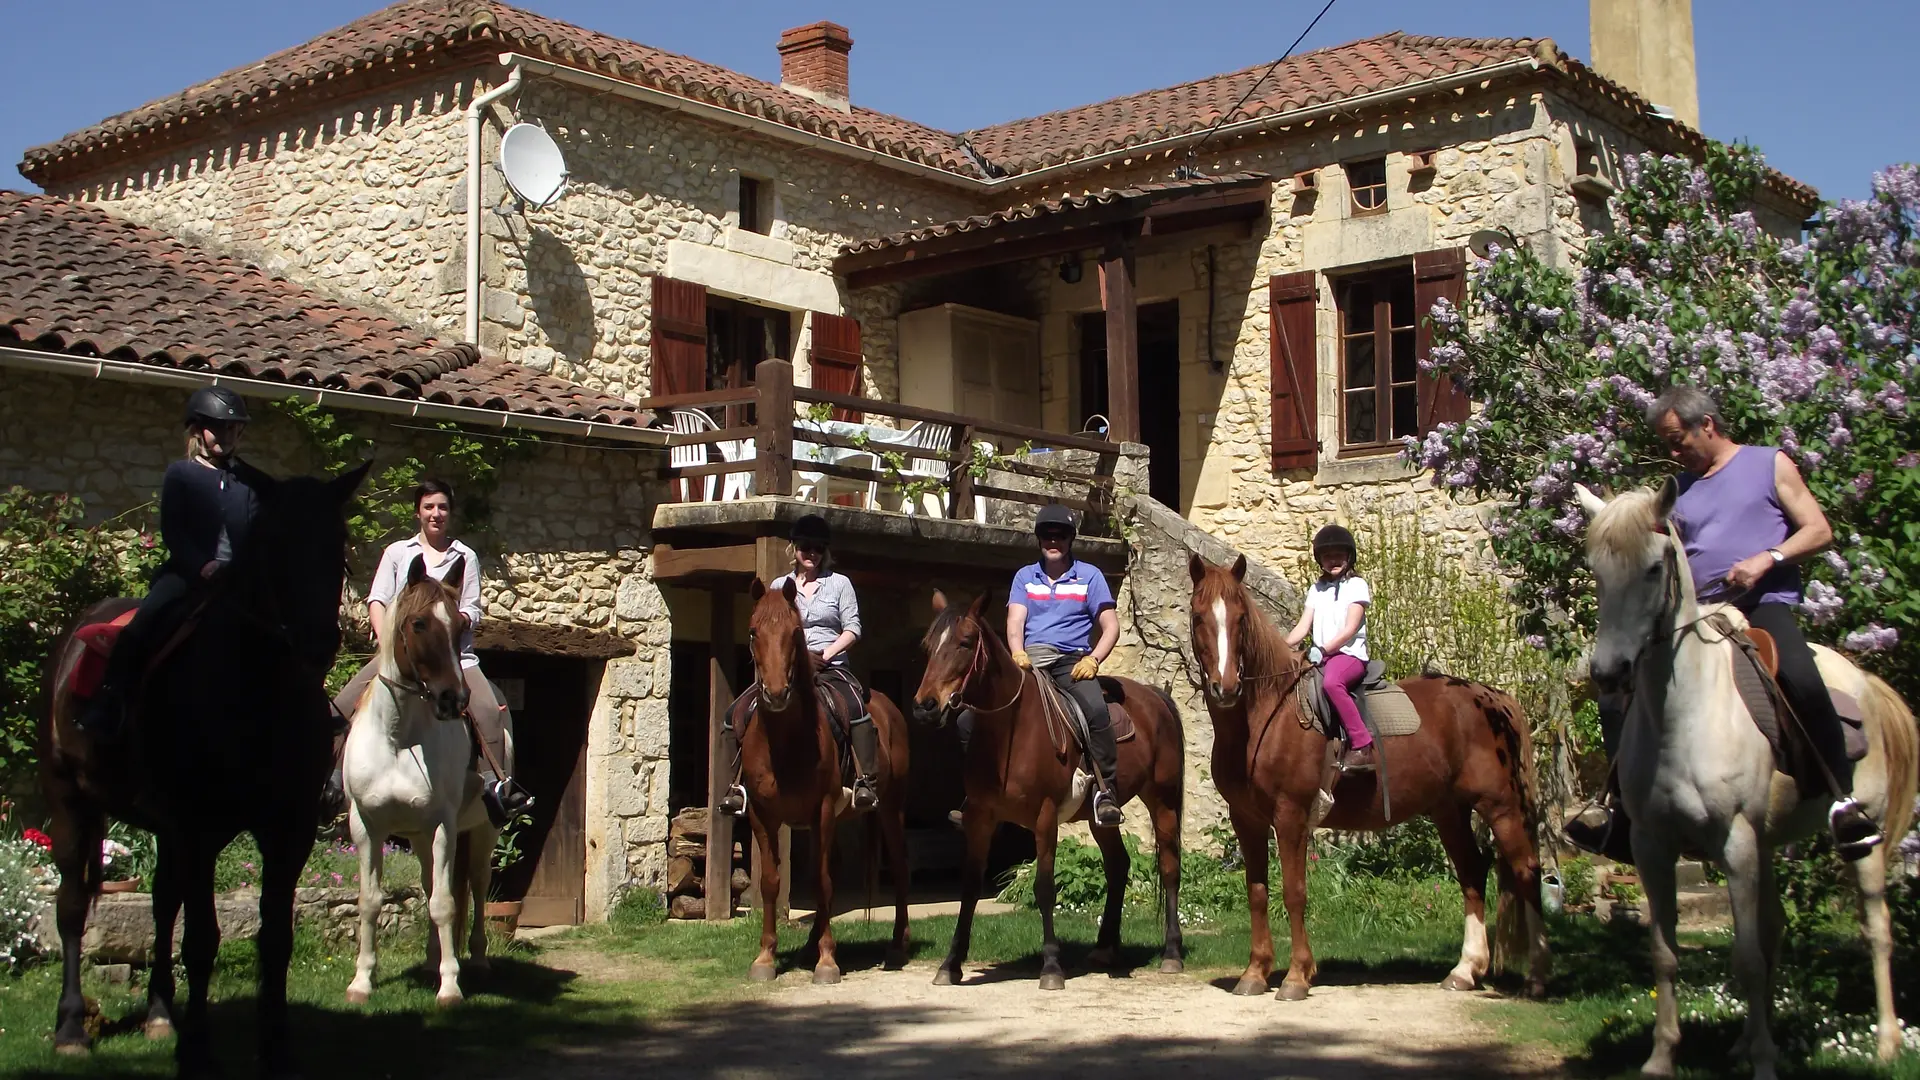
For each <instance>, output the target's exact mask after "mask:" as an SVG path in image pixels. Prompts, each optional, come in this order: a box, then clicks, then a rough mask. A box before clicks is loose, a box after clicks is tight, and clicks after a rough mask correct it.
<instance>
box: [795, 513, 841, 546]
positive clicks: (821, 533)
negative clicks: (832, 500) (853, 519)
mask: <svg viewBox="0 0 1920 1080" xmlns="http://www.w3.org/2000/svg"><path fill="white" fill-rule="evenodd" d="M787 539H788V540H789V541H791V542H792V543H795V544H799V543H801V542H803V541H812V542H813V543H816V544H819V545H820V546H821V547H823V548H824V547H831V546H833V530H831V529H829V528H828V527H827V519H826V518H823V517H821V516H820V515H819V514H805V515H803V516H802V517H801V518H800V520H798V521H796V522H794V523H793V531H792V532H789V533H788V534H787Z"/></svg>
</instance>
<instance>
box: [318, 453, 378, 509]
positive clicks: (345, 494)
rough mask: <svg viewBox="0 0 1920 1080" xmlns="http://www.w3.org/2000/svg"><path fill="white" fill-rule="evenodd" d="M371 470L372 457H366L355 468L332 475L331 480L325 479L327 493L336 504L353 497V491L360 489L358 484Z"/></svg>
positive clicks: (363, 480)
mask: <svg viewBox="0 0 1920 1080" xmlns="http://www.w3.org/2000/svg"><path fill="white" fill-rule="evenodd" d="M372 471H373V459H372V458H368V459H367V460H365V461H363V462H361V463H360V464H359V465H358V466H356V467H355V468H352V469H349V470H347V471H346V472H343V473H341V474H340V475H339V476H336V477H334V478H333V479H332V480H329V481H327V494H329V495H332V496H333V501H334V502H335V503H336V504H339V503H344V502H346V501H347V500H348V499H350V498H352V497H353V493H354V492H355V491H358V490H359V489H360V485H361V484H362V483H364V482H365V481H366V479H367V474H368V473H370V472H372Z"/></svg>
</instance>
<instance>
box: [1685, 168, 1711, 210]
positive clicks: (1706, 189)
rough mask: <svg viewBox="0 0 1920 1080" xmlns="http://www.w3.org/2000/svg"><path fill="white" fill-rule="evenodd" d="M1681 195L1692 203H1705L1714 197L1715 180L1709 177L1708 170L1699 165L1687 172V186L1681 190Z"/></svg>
mask: <svg viewBox="0 0 1920 1080" xmlns="http://www.w3.org/2000/svg"><path fill="white" fill-rule="evenodd" d="M1680 197H1681V198H1682V199H1684V200H1686V201H1687V202H1690V203H1703V202H1707V201H1709V200H1711V199H1712V198H1713V182H1712V181H1711V180H1709V179H1707V170H1705V169H1702V168H1700V167H1698V166H1695V167H1694V170H1693V171H1692V172H1690V173H1688V174H1687V186H1686V187H1685V188H1684V189H1682V190H1681V193H1680Z"/></svg>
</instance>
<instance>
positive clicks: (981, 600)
mask: <svg viewBox="0 0 1920 1080" xmlns="http://www.w3.org/2000/svg"><path fill="white" fill-rule="evenodd" d="M986 606H987V594H986V593H981V594H980V595H979V596H976V597H974V598H973V603H971V604H968V605H967V618H969V619H973V620H974V621H976V622H978V621H979V619H980V613H981V612H982V611H984V610H986Z"/></svg>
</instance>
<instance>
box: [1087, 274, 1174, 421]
mask: <svg viewBox="0 0 1920 1080" xmlns="http://www.w3.org/2000/svg"><path fill="white" fill-rule="evenodd" d="M1100 306H1101V307H1102V308H1103V309H1105V310H1106V313H1107V423H1108V428H1107V437H1108V438H1110V439H1112V440H1113V441H1114V442H1139V441H1140V319H1139V314H1138V312H1137V310H1136V308H1137V305H1136V304H1135V302H1134V292H1133V253H1132V252H1131V251H1129V250H1128V249H1127V247H1126V246H1125V245H1115V246H1113V247H1110V248H1108V249H1107V254H1106V258H1105V259H1103V260H1102V261H1101V263H1100ZM1171 452H1175V453H1177V452H1178V451H1177V450H1173V451H1171Z"/></svg>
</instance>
